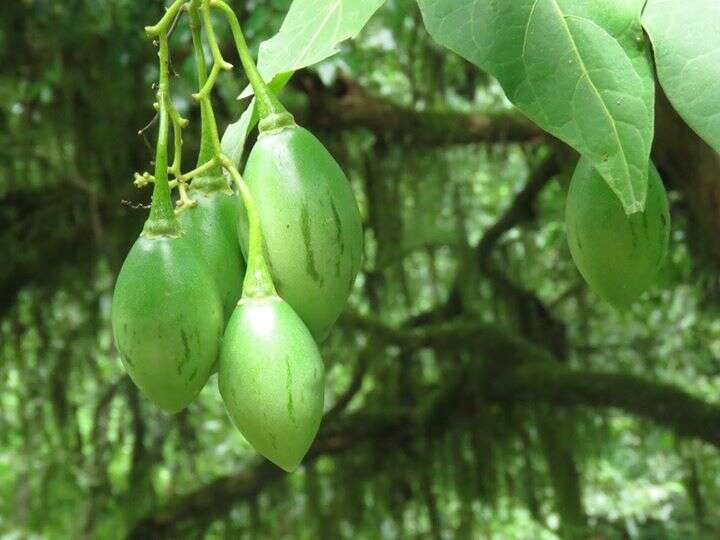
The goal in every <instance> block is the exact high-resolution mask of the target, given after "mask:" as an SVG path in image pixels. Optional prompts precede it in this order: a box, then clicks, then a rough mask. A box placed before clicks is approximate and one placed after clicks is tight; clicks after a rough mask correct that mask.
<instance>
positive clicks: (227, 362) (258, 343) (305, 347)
mask: <svg viewBox="0 0 720 540" xmlns="http://www.w3.org/2000/svg"><path fill="white" fill-rule="evenodd" d="M324 373H325V368H324V367H323V362H322V358H321V357H320V352H319V351H318V348H317V345H316V344H315V340H314V339H313V337H312V335H311V334H310V332H309V331H308V329H307V328H306V327H305V325H304V324H303V322H302V320H300V317H298V316H297V314H296V313H295V312H294V311H293V309H292V308H291V307H290V306H289V305H288V304H287V303H286V302H285V301H283V300H282V299H281V298H279V297H278V296H270V297H264V298H243V299H242V300H241V301H240V303H239V304H238V306H237V308H236V309H235V311H234V313H233V315H232V317H231V318H230V322H229V323H228V326H227V329H226V330H225V337H224V338H223V346H222V353H221V356H220V368H219V370H218V386H219V388H220V394H221V395H222V398H223V402H224V403H225V408H226V409H227V411H228V414H229V415H230V418H231V419H232V421H233V423H234V424H235V426H237V428H238V429H239V430H240V432H241V433H242V434H243V436H244V437H245V438H246V439H247V440H248V442H249V443H250V444H252V445H253V447H254V448H255V449H256V450H257V451H258V452H260V453H261V454H262V455H263V456H265V457H266V458H267V459H269V460H270V461H272V462H273V463H275V464H276V465H278V466H279V467H281V468H283V469H285V470H286V471H288V472H292V471H293V470H295V469H296V468H297V466H298V465H299V464H300V461H301V460H302V458H303V457H304V456H305V454H306V452H307V451H308V448H310V444H311V443H312V441H313V439H314V438H315V435H316V433H317V430H318V427H319V426H320V420H321V418H322V413H323V402H324V379H325V375H324Z"/></svg>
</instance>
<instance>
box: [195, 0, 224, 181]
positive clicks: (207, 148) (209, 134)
mask: <svg viewBox="0 0 720 540" xmlns="http://www.w3.org/2000/svg"><path fill="white" fill-rule="evenodd" d="M200 6H201V0H192V1H191V3H190V4H189V5H188V13H189V15H190V33H191V35H192V43H193V52H194V55H195V66H196V68H197V78H198V88H199V90H198V91H200V90H202V88H203V86H205V83H206V82H207V78H208V73H207V63H206V61H205V51H204V50H203V43H202V35H201V28H202V22H201V20H200V15H199V9H200ZM200 126H201V134H200V152H199V153H198V160H197V166H198V167H200V166H202V165H203V164H205V163H206V162H208V161H210V160H211V159H213V158H214V157H215V155H216V154H217V152H218V148H219V147H220V143H219V137H218V133H217V125H216V123H215V113H214V112H213V107H212V102H211V101H210V98H209V96H205V97H204V98H201V99H200ZM221 174H222V168H221V167H220V165H219V164H218V165H216V166H214V167H213V168H212V170H210V171H208V175H209V176H220V175H221Z"/></svg>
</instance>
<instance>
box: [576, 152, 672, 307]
mask: <svg viewBox="0 0 720 540" xmlns="http://www.w3.org/2000/svg"><path fill="white" fill-rule="evenodd" d="M565 220H566V227H567V237H568V244H569V245H570V252H571V254H572V257H573V260H574V261H575V264H576V265H577V267H578V270H580V273H581V274H582V275H583V277H584V278H585V280H586V281H587V282H588V284H589V285H590V287H591V288H592V289H593V290H594V291H595V292H596V293H597V294H598V295H600V296H601V297H602V298H603V299H605V300H606V301H607V302H608V303H610V304H611V305H613V306H614V307H616V308H618V309H620V310H625V309H627V308H628V307H630V305H631V304H632V303H633V302H634V301H635V300H637V299H638V297H639V296H640V295H641V294H642V293H643V292H644V291H645V290H646V289H647V288H648V287H649V286H650V285H651V283H652V282H653V280H654V279H655V277H656V275H657V273H658V271H659V269H660V267H661V265H662V263H663V260H664V258H665V255H666V253H667V247H668V241H669V238H670V213H669V210H668V201H667V195H666V193H665V188H664V187H663V184H662V180H661V179H660V175H659V174H658V172H657V169H656V168H655V166H654V165H653V164H652V163H651V164H650V175H649V179H648V193H647V202H646V205H645V211H644V212H639V213H635V214H631V215H629V216H628V215H626V214H625V211H624V210H623V208H622V205H621V203H620V201H619V200H618V198H617V197H616V196H615V194H614V193H613V192H612V191H611V189H610V187H609V186H608V185H607V183H606V182H605V181H604V180H603V179H602V177H601V176H600V174H598V172H597V171H596V170H595V169H594V168H593V167H592V165H591V164H590V162H589V161H588V160H587V159H585V158H582V159H581V160H580V163H579V164H578V166H577V169H576V170H575V174H574V176H573V178H572V181H571V183H570V191H569V193H568V197H567V205H566V208H565Z"/></svg>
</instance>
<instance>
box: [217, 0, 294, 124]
mask: <svg viewBox="0 0 720 540" xmlns="http://www.w3.org/2000/svg"><path fill="white" fill-rule="evenodd" d="M206 1H208V0H206ZM209 2H210V5H211V6H212V7H215V8H218V9H220V10H221V11H222V12H223V13H224V14H225V16H226V17H227V19H228V22H229V24H230V30H231V31H232V35H233V38H234V39H235V46H236V48H237V51H238V54H239V55H240V62H241V63H242V66H243V69H244V70H245V75H246V76H247V78H248V80H249V81H250V85H251V86H252V88H253V90H254V92H255V96H256V97H257V107H258V114H259V116H260V132H266V131H269V130H273V129H280V128H282V127H286V126H290V125H294V123H295V120H294V119H293V116H292V115H291V114H290V113H289V112H288V111H287V109H286V108H285V107H284V106H283V104H282V103H280V100H279V99H278V98H277V97H276V96H275V94H273V92H272V91H271V90H270V89H269V88H268V86H267V84H265V81H264V80H263V78H262V75H260V71H258V68H257V66H256V65H255V61H254V60H253V57H252V55H251V54H250V49H248V45H247V41H246V40H245V35H244V34H243V31H242V28H241V26H240V21H239V20H238V18H237V15H235V12H234V11H233V9H232V8H231V7H230V6H229V5H228V4H227V3H225V2H224V1H223V0H209Z"/></svg>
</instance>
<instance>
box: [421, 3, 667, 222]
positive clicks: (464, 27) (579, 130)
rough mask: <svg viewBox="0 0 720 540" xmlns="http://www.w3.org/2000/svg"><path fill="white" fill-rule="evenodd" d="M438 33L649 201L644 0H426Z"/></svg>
mask: <svg viewBox="0 0 720 540" xmlns="http://www.w3.org/2000/svg"><path fill="white" fill-rule="evenodd" d="M418 3H419V5H420V8H421V10H422V13H423V18H424V20H425V24H426V25H427V27H428V30H429V32H430V34H431V35H432V36H433V37H434V38H435V40H436V41H438V42H439V43H441V44H443V45H445V46H446V47H448V48H450V49H451V50H453V51H455V52H457V53H458V54H460V55H462V56H464V57H465V58H467V59H468V60H470V61H471V62H473V63H474V64H476V65H477V66H479V67H480V68H482V69H484V70H486V71H488V72H490V73H492V74H493V75H494V76H495V77H497V79H498V80H499V82H500V84H501V85H502V86H503V88H504V90H505V92H506V94H507V96H508V98H509V99H510V100H511V101H512V102H513V103H514V104H515V105H516V106H517V107H518V108H520V109H521V110H522V111H523V112H524V113H525V114H527V115H528V117H529V118H530V119H532V120H533V121H534V122H536V123H537V124H538V125H539V126H540V127H542V128H543V129H545V130H547V131H548V132H550V133H552V134H553V135H555V136H556V137H558V138H560V139H562V140H563V141H565V142H567V143H568V144H569V145H571V146H572V147H574V148H575V149H576V150H578V151H579V152H580V153H582V154H583V155H585V156H587V157H588V158H589V159H590V160H591V161H592V162H593V164H594V165H595V167H596V168H597V169H598V170H599V171H600V173H601V174H602V175H603V177H604V178H605V180H606V181H607V182H608V184H609V185H610V187H611V188H612V189H613V191H614V192H615V193H616V194H617V195H618V197H619V198H620V200H621V201H622V203H623V205H624V207H625V209H626V211H627V212H628V213H632V212H635V211H640V210H642V209H643V207H644V204H645V195H646V191H647V173H648V163H649V156H650V147H651V145H652V139H653V131H654V89H653V86H652V85H653V82H652V71H651V68H650V61H649V57H648V51H647V47H646V45H645V43H644V40H643V36H642V29H641V26H640V15H641V8H642V1H641V0H628V1H624V2H613V3H609V2H605V1H600V0H516V1H513V2H490V1H488V0H418Z"/></svg>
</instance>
